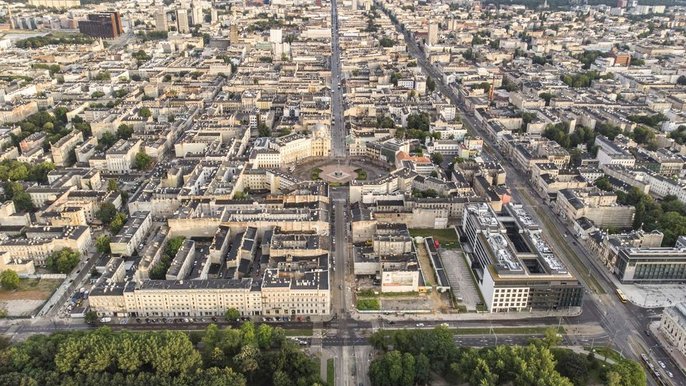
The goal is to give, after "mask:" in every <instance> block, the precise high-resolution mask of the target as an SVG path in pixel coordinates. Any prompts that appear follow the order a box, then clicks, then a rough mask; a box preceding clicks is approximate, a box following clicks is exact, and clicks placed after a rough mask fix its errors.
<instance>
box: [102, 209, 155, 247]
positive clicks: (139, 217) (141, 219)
mask: <svg viewBox="0 0 686 386" xmlns="http://www.w3.org/2000/svg"><path fill="white" fill-rule="evenodd" d="M151 226H152V216H151V215H150V212H134V213H132V214H131V217H129V219H128V221H127V222H126V224H125V225H124V227H123V228H122V229H121V230H120V231H119V233H117V235H116V236H114V237H113V238H112V240H111V241H110V250H111V251H112V254H114V255H123V256H131V255H132V254H133V251H134V250H135V249H136V247H137V246H138V244H140V243H141V242H143V240H144V238H145V235H146V234H147V233H148V231H149V230H150V227H151Z"/></svg>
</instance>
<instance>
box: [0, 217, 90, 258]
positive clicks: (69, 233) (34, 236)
mask: <svg viewBox="0 0 686 386" xmlns="http://www.w3.org/2000/svg"><path fill="white" fill-rule="evenodd" d="M92 244H93V240H92V237H91V229H90V227H87V226H65V227H48V226H31V227H27V228H26V236H25V237H20V238H11V239H10V238H8V239H5V240H1V241H0V253H3V252H5V253H7V254H8V255H9V256H10V258H11V259H12V260H13V261H25V260H32V261H33V262H34V264H35V265H37V266H44V265H45V260H46V259H47V258H48V256H50V254H52V253H53V252H55V251H59V250H61V249H63V248H71V249H73V250H74V251H78V252H81V253H85V252H86V251H87V250H88V248H89V247H90V246H91V245H92Z"/></svg>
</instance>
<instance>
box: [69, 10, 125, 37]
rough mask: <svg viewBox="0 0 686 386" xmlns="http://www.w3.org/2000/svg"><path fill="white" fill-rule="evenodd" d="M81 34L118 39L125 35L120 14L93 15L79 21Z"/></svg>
mask: <svg viewBox="0 0 686 386" xmlns="http://www.w3.org/2000/svg"><path fill="white" fill-rule="evenodd" d="M79 32H81V33H82V34H85V35H88V36H93V37H96V38H108V39H111V38H116V37H117V36H119V35H121V34H122V33H124V29H123V28H122V25H121V15H120V14H119V12H106V13H91V14H89V15H88V20H81V21H79Z"/></svg>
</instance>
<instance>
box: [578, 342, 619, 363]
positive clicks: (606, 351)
mask: <svg viewBox="0 0 686 386" xmlns="http://www.w3.org/2000/svg"><path fill="white" fill-rule="evenodd" d="M584 349H585V350H588V351H593V352H595V354H596V358H600V357H603V358H607V359H611V360H613V361H615V362H619V361H621V360H622V359H623V357H622V354H620V353H618V352H617V351H615V350H613V349H611V348H609V347H606V346H599V347H593V350H591V346H587V347H584Z"/></svg>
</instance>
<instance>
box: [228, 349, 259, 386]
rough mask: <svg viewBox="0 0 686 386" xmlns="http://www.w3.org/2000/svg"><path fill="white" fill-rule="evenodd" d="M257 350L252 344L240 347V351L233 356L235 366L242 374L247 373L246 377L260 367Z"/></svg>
mask: <svg viewBox="0 0 686 386" xmlns="http://www.w3.org/2000/svg"><path fill="white" fill-rule="evenodd" d="M258 355H259V350H258V349H257V347H255V346H254V345H252V344H248V345H245V346H243V347H241V351H240V352H239V353H238V355H236V356H235V357H233V362H234V364H235V365H236V367H237V368H238V369H239V370H240V371H241V373H243V374H247V375H248V378H252V375H253V373H254V372H255V371H257V369H258V368H259V367H260V365H259V362H258Z"/></svg>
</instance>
